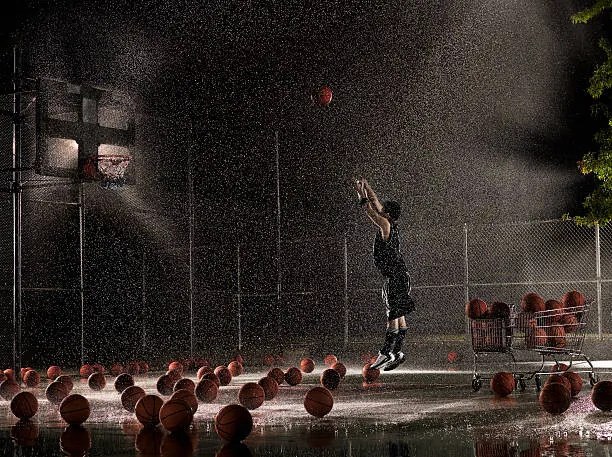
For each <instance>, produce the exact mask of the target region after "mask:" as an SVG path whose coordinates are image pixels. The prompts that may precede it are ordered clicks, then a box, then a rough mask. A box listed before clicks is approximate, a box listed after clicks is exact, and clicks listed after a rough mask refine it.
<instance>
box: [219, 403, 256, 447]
mask: <svg viewBox="0 0 612 457" xmlns="http://www.w3.org/2000/svg"><path fill="white" fill-rule="evenodd" d="M215 430H216V432H217V435H219V437H220V438H221V439H223V440H225V441H229V442H239V441H242V440H243V439H245V438H246V437H247V436H249V434H250V433H251V430H253V417H252V416H251V413H250V412H249V410H248V409H246V408H245V407H244V406H241V405H235V404H232V405H227V406H224V407H223V408H221V410H220V411H219V412H218V413H217V415H216V416H215Z"/></svg>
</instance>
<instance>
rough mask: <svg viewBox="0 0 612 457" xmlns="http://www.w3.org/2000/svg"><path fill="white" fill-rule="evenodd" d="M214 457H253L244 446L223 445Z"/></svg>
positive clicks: (238, 444) (241, 444) (235, 444)
mask: <svg viewBox="0 0 612 457" xmlns="http://www.w3.org/2000/svg"><path fill="white" fill-rule="evenodd" d="M215 457H253V454H251V451H250V450H249V448H248V447H247V445H246V444H243V443H225V444H224V445H223V447H222V448H221V449H220V450H219V452H217V453H216V454H215Z"/></svg>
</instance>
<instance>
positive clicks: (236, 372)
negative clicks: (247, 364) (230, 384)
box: [227, 360, 243, 376]
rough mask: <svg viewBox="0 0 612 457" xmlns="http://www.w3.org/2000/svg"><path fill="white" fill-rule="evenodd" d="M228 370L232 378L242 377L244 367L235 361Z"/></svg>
mask: <svg viewBox="0 0 612 457" xmlns="http://www.w3.org/2000/svg"><path fill="white" fill-rule="evenodd" d="M227 369H228V370H229V372H230V374H231V375H232V376H240V375H241V374H242V371H243V368H242V365H241V364H240V363H239V362H237V361H235V360H234V361H233V362H230V363H229V365H228V366H227Z"/></svg>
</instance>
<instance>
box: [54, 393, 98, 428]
mask: <svg viewBox="0 0 612 457" xmlns="http://www.w3.org/2000/svg"><path fill="white" fill-rule="evenodd" d="M59 410H60V416H62V419H64V420H65V421H66V422H67V423H69V424H70V425H80V424H82V423H83V422H85V421H86V420H87V418H88V417H89V414H90V413H91V408H90V406H89V401H88V400H87V398H85V397H84V396H83V395H79V394H70V395H68V396H67V397H66V398H64V399H63V400H62V402H61V403H60V406H59Z"/></svg>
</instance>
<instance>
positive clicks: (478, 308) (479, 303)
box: [465, 298, 487, 319]
mask: <svg viewBox="0 0 612 457" xmlns="http://www.w3.org/2000/svg"><path fill="white" fill-rule="evenodd" d="M486 314H487V303H486V302H485V301H483V300H481V299H480V298H473V299H471V300H470V301H469V302H467V303H466V304H465V315H466V316H467V317H468V318H470V319H481V318H483V317H485V316H486Z"/></svg>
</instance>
